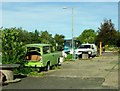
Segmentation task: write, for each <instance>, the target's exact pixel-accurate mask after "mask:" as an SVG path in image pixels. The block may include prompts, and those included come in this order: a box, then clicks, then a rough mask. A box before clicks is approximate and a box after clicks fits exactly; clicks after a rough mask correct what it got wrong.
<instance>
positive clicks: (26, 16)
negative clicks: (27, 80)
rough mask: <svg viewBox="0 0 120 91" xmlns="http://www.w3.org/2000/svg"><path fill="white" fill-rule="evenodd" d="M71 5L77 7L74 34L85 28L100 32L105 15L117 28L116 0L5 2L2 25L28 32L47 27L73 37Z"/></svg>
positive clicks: (48, 29) (53, 31) (50, 30)
mask: <svg viewBox="0 0 120 91" xmlns="http://www.w3.org/2000/svg"><path fill="white" fill-rule="evenodd" d="M0 7H1V5H0ZM63 7H67V9H63ZM71 7H74V36H75V37H77V36H79V35H80V34H81V33H82V32H83V30H85V29H93V30H95V31H97V30H98V27H100V23H101V22H103V20H104V19H105V18H106V19H112V22H113V23H114V24H115V28H116V29H118V3H117V2H4V3H2V8H0V9H1V11H2V26H3V27H22V28H23V29H25V30H27V31H34V30H35V29H37V30H39V31H45V30H47V31H48V32H49V33H51V34H52V35H53V36H54V35H55V34H63V35H65V37H66V38H71V37H72V9H71ZM0 17H1V16H0Z"/></svg>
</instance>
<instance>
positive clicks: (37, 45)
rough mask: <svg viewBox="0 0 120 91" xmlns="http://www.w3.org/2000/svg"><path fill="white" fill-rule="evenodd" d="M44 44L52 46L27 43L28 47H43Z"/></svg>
mask: <svg viewBox="0 0 120 91" xmlns="http://www.w3.org/2000/svg"><path fill="white" fill-rule="evenodd" d="M43 46H52V45H51V44H27V45H26V47H43Z"/></svg>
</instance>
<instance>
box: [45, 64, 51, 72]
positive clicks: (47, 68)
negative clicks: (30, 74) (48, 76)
mask: <svg viewBox="0 0 120 91" xmlns="http://www.w3.org/2000/svg"><path fill="white" fill-rule="evenodd" d="M48 70H50V63H47V66H46V71H48Z"/></svg>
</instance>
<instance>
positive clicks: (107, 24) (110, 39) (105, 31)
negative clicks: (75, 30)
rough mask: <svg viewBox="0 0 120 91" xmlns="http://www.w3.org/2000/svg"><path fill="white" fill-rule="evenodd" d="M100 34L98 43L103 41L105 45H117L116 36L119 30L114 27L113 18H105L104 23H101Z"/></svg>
mask: <svg viewBox="0 0 120 91" xmlns="http://www.w3.org/2000/svg"><path fill="white" fill-rule="evenodd" d="M98 29H99V30H98V36H97V39H96V42H97V44H98V43H99V42H100V41H101V42H102V43H103V46H104V45H115V44H116V36H117V32H116V30H115V28H114V24H113V23H112V20H111V19H109V20H107V19H105V20H104V22H103V23H101V26H100V28H98Z"/></svg>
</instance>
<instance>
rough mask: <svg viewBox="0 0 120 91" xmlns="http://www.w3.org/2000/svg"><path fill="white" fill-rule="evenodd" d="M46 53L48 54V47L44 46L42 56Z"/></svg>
mask: <svg viewBox="0 0 120 91" xmlns="http://www.w3.org/2000/svg"><path fill="white" fill-rule="evenodd" d="M47 53H50V48H49V46H44V47H43V54H47Z"/></svg>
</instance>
